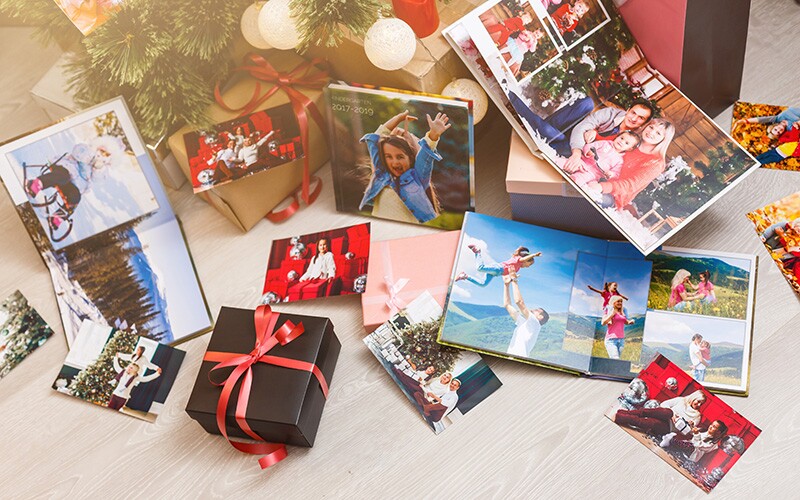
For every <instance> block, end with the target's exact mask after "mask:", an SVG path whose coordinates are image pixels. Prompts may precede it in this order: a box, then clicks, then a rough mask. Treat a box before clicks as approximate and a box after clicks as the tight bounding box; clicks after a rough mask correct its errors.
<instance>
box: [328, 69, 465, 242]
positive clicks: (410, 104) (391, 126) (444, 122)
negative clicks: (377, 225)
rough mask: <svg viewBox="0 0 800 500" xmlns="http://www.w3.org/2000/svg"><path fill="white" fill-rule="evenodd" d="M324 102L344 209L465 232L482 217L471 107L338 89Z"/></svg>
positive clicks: (387, 92) (441, 98)
mask: <svg viewBox="0 0 800 500" xmlns="http://www.w3.org/2000/svg"><path fill="white" fill-rule="evenodd" d="M325 95H326V99H327V103H328V113H329V126H330V146H331V165H332V168H333V183H334V193H335V196H336V208H337V210H339V211H342V212H352V213H357V214H360V215H371V216H373V217H380V218H383V219H391V220H397V221H402V222H409V223H412V224H425V225H427V226H431V227H437V228H442V229H458V228H459V227H461V221H462V220H463V217H464V212H471V211H474V210H475V180H474V177H475V175H474V150H473V143H474V136H473V119H472V104H471V103H470V102H469V101H464V100H460V99H457V98H452V97H445V96H435V95H430V94H419V93H412V92H402V91H395V90H392V89H379V88H374V87H368V86H358V87H355V86H347V85H339V84H331V85H329V86H328V87H327V88H326V90H325Z"/></svg>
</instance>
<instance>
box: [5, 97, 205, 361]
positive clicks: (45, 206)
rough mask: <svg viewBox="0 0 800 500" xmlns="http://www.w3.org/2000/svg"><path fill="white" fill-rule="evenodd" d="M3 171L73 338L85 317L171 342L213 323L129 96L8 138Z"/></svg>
mask: <svg viewBox="0 0 800 500" xmlns="http://www.w3.org/2000/svg"><path fill="white" fill-rule="evenodd" d="M0 178H1V179H2V181H3V185H4V187H5V189H6V191H7V192H8V194H9V196H10V197H11V201H12V203H13V204H14V207H15V209H16V211H17V214H18V215H19V217H20V219H22V223H23V225H24V226H25V229H26V230H27V232H28V235H29V236H30V238H31V240H32V241H33V243H34V245H35V247H36V249H37V251H38V252H39V254H40V255H41V256H42V260H43V261H44V264H45V265H46V266H47V268H48V270H49V271H50V275H51V278H52V281H53V286H54V288H55V291H56V300H57V302H58V307H59V310H60V312H61V319H62V323H63V325H64V331H65V334H66V337H67V344H68V345H71V344H72V341H73V339H74V338H75V336H76V335H77V333H78V330H79V329H80V325H81V323H82V322H83V320H85V319H91V320H92V321H95V322H97V323H101V324H109V325H110V324H113V323H114V322H116V321H119V322H122V321H124V322H126V323H127V324H130V325H132V324H136V325H138V328H139V334H140V335H142V336H144V337H149V338H152V339H154V340H157V341H159V342H164V343H173V342H179V341H181V340H185V339H187V338H189V337H192V336H194V335H199V334H201V333H203V332H205V331H207V330H208V329H209V328H210V327H211V314H210V313H209V311H208V308H207V306H206V302H205V297H204V296H203V291H202V288H201V286H200V282H199V279H198V277H197V274H196V272H195V268H194V264H193V262H192V258H191V255H190V254H189V248H188V246H187V244H186V240H185V238H184V235H183V230H182V229H181V226H180V223H179V222H178V219H177V217H176V215H175V213H174V212H173V211H172V207H171V206H170V202H169V198H168V197H167V193H166V191H165V190H164V187H163V185H162V184H161V180H160V179H159V177H158V173H157V172H156V169H155V166H154V165H153V162H152V159H151V158H150V156H149V153H148V152H147V149H146V146H145V143H144V141H143V139H142V138H141V136H140V135H139V132H138V130H137V129H136V125H135V124H134V122H133V120H132V118H131V115H130V111H129V110H128V107H127V105H126V104H125V101H124V99H123V98H121V97H118V98H115V99H112V100H110V101H107V102H104V103H101V104H98V105H97V106H93V107H91V108H88V109H85V110H83V111H81V112H79V113H76V114H74V115H72V116H69V117H66V118H64V119H63V120H60V121H59V122H57V123H54V124H52V125H50V126H47V127H44V128H41V129H39V130H36V131H33V132H30V133H28V134H25V135H23V136H20V137H18V138H15V139H12V140H10V141H8V142H6V143H4V144H2V145H0Z"/></svg>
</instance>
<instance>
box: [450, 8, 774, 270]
mask: <svg viewBox="0 0 800 500" xmlns="http://www.w3.org/2000/svg"><path fill="white" fill-rule="evenodd" d="M610 3H611V2H610V1H609V0H573V1H571V2H566V1H565V2H542V1H541V0H492V1H489V2H486V3H484V4H483V5H481V6H480V7H478V8H477V9H475V10H474V11H472V12H471V13H469V14H468V15H466V16H465V17H463V18H461V19H460V20H459V21H457V22H455V23H454V24H452V25H451V26H449V27H448V28H447V29H446V30H445V31H444V34H445V36H446V38H447V39H448V40H449V41H450V43H451V44H452V45H453V47H454V48H455V50H456V52H457V53H458V54H459V55H460V56H461V58H462V59H463V60H464V62H465V63H466V65H467V67H468V68H469V69H470V71H472V73H473V74H474V75H475V77H476V79H478V81H479V82H481V83H482V84H483V86H484V87H485V88H486V90H487V92H488V94H489V96H490V98H492V99H493V100H494V102H495V104H497V107H498V108H499V109H500V110H501V111H502V112H503V113H504V115H505V116H506V118H507V119H508V120H509V122H510V123H511V124H512V126H513V127H514V129H515V130H516V131H517V133H518V134H519V135H520V136H521V137H522V138H523V140H525V142H526V144H527V145H528V147H529V148H530V149H531V151H533V152H534V153H535V154H537V155H538V156H540V157H542V158H544V159H546V160H547V161H548V162H550V163H551V164H552V165H553V166H554V167H555V168H556V170H557V171H558V172H560V173H561V175H563V176H564V178H565V179H567V181H568V182H569V183H570V184H571V185H573V186H574V187H575V188H577V189H578V191H580V193H581V194H583V196H584V197H585V198H586V199H587V200H588V201H589V202H590V203H591V204H592V205H593V206H594V207H595V209H597V210H599V211H600V213H601V214H603V216H604V217H605V218H606V219H608V220H609V221H610V222H611V223H612V224H613V225H614V226H615V227H616V228H617V229H619V231H620V232H621V233H622V235H623V236H624V237H625V238H627V239H628V240H629V241H630V242H631V243H632V244H633V245H634V246H635V247H636V248H638V249H639V250H640V251H641V252H642V253H644V254H648V253H650V252H652V251H653V250H655V249H656V248H658V246H659V245H661V244H662V243H663V242H664V241H666V240H667V239H668V238H669V237H671V236H673V235H674V234H675V233H676V232H677V231H678V230H680V229H681V228H682V227H683V226H685V225H686V223H688V222H689V221H690V220H691V219H692V218H694V217H695V216H696V215H697V214H699V213H701V212H702V211H703V210H705V209H706V208H707V207H708V206H709V205H710V204H711V203H712V202H713V201H715V200H716V199H718V198H719V197H720V196H721V195H722V194H723V193H725V192H726V191H728V190H729V189H730V188H731V187H733V186H734V185H735V184H736V183H737V182H739V181H740V180H741V179H742V178H744V176H745V175H746V174H748V173H750V172H752V171H753V170H754V169H755V168H757V167H758V165H759V164H758V163H757V162H756V161H755V160H754V159H753V157H752V156H750V154H748V153H747V152H746V151H745V150H744V149H742V148H741V147H740V146H739V145H738V144H737V143H736V142H735V141H734V140H732V139H731V138H730V137H729V136H728V135H727V134H726V133H725V132H723V131H722V129H720V128H719V127H718V126H717V125H716V124H715V123H714V122H713V121H712V120H711V119H710V118H709V117H708V116H706V115H705V114H704V113H703V112H702V111H701V110H700V109H699V108H698V107H697V106H695V105H694V104H693V103H692V102H691V101H689V100H688V99H687V98H686V97H685V96H684V95H683V94H682V93H681V92H680V91H679V90H678V89H677V88H675V87H674V86H673V85H672V84H671V83H669V82H668V81H667V80H666V79H665V78H664V76H663V75H661V74H660V73H659V72H658V71H656V70H655V69H653V68H652V67H651V66H650V65H649V64H648V62H647V60H646V59H645V57H644V54H643V53H642V51H641V49H640V48H639V47H638V45H636V42H635V40H634V39H633V36H632V35H631V33H630V32H629V31H628V28H627V27H626V26H625V24H624V22H623V21H622V18H621V17H620V16H619V14H618V13H617V12H616V10H615V9H614V8H613V5H610Z"/></svg>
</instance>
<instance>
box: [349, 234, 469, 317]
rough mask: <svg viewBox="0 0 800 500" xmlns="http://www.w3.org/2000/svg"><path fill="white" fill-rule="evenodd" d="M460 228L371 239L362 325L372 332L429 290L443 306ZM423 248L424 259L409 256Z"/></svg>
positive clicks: (362, 297) (363, 298)
mask: <svg viewBox="0 0 800 500" xmlns="http://www.w3.org/2000/svg"><path fill="white" fill-rule="evenodd" d="M460 235H461V232H460V231H448V232H445V233H435V234H427V235H424V236H415V237H413V238H400V239H396V240H387V241H373V242H372V243H371V244H370V249H369V270H368V275H369V279H368V280H367V288H366V291H365V292H364V293H363V294H362V295H361V309H362V312H363V315H364V326H365V327H366V329H367V330H368V331H372V330H374V329H375V328H377V327H379V326H380V325H382V324H383V323H385V322H386V321H388V320H389V318H391V317H392V316H394V315H395V314H396V313H397V312H398V311H399V310H400V309H404V308H405V306H406V304H408V303H409V302H411V301H413V300H414V299H416V298H417V297H418V296H419V295H420V294H421V293H422V292H424V291H426V290H427V291H428V292H429V293H430V294H431V296H432V297H433V298H434V300H436V302H437V303H438V304H439V305H440V306H442V307H444V302H445V299H446V298H447V290H448V286H449V284H450V274H451V272H452V270H453V261H455V258H456V249H457V248H458V239H459V237H460ZM420 249H424V251H425V255H426V257H425V258H424V259H414V258H411V259H409V258H408V256H409V255H416V254H418V253H419V251H420Z"/></svg>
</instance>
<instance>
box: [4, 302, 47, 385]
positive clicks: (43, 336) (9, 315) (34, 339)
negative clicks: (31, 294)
mask: <svg viewBox="0 0 800 500" xmlns="http://www.w3.org/2000/svg"><path fill="white" fill-rule="evenodd" d="M51 335H53V330H51V329H50V327H49V326H48V325H47V323H45V321H44V320H43V319H42V317H41V316H39V313H37V312H36V309H34V308H33V307H31V305H30V304H29V303H28V299H26V298H25V296H24V295H22V293H21V292H20V291H19V290H17V291H16V292H14V293H12V294H11V295H10V296H8V298H6V299H5V300H4V301H3V302H2V303H0V378H3V377H5V376H6V375H8V373H9V372H10V371H11V370H12V369H13V368H14V367H15V366H17V365H18V364H20V363H21V362H22V360H24V359H25V358H27V357H28V355H29V354H30V353H32V352H33V351H34V350H36V349H37V348H38V347H40V346H42V345H43V344H44V343H45V342H46V341H47V339H49V338H50V336H51Z"/></svg>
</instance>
